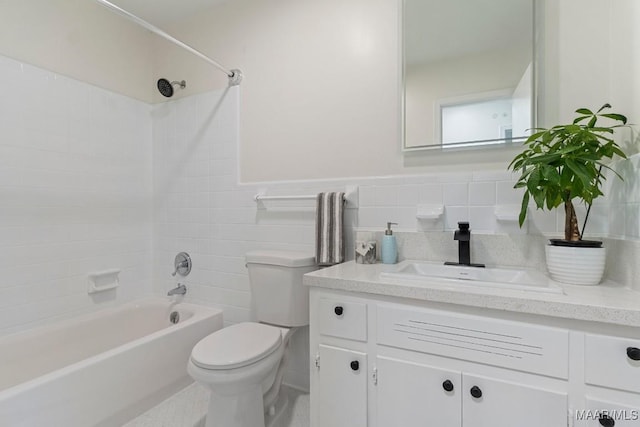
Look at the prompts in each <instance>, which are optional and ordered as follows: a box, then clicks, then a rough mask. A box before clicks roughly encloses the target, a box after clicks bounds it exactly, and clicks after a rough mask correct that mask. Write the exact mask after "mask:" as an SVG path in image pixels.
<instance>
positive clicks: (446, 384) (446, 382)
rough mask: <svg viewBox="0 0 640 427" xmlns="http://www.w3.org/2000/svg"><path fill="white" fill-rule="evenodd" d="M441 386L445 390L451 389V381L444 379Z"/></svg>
mask: <svg viewBox="0 0 640 427" xmlns="http://www.w3.org/2000/svg"><path fill="white" fill-rule="evenodd" d="M442 388H443V389H444V390H445V391H453V383H452V382H451V381H450V380H446V381H445V382H443V383H442Z"/></svg>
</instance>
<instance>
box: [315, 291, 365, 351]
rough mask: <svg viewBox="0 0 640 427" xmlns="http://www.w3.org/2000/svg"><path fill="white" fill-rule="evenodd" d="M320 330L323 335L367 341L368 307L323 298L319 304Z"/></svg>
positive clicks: (358, 303)
mask: <svg viewBox="0 0 640 427" xmlns="http://www.w3.org/2000/svg"><path fill="white" fill-rule="evenodd" d="M318 330H319V332H320V333H321V334H322V335H329V336H333V337H338V338H346V339H349V340H356V341H367V305H366V304H364V303H360V302H353V301H343V300H339V299H329V298H321V299H320V301H319V304H318Z"/></svg>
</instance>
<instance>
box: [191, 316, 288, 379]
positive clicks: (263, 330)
mask: <svg viewBox="0 0 640 427" xmlns="http://www.w3.org/2000/svg"><path fill="white" fill-rule="evenodd" d="M281 345H282V333H281V330H280V328H276V327H273V326H269V325H265V324H262V323H253V322H244V323H237V324H235V325H231V326H228V327H226V328H222V329H220V330H219V331H216V332H214V333H213V334H211V335H209V336H207V337H205V338H203V339H202V340H200V342H198V343H197V344H196V345H195V347H194V348H193V351H192V352H191V361H192V362H193V364H194V365H196V366H198V367H200V368H202V369H211V370H226V369H234V368H241V367H243V366H247V365H250V364H252V363H255V362H257V361H258V360H260V359H263V358H265V357H267V356H268V355H270V354H271V353H273V352H274V351H275V350H276V349H277V348H278V347H280V346H281Z"/></svg>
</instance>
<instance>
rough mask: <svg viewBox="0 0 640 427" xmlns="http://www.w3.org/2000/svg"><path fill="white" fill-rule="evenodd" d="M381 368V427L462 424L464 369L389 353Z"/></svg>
mask: <svg viewBox="0 0 640 427" xmlns="http://www.w3.org/2000/svg"><path fill="white" fill-rule="evenodd" d="M376 367H377V369H378V385H377V405H376V407H377V423H376V425H377V426H379V427H391V426H402V427H435V426H437V427H460V425H461V413H462V407H461V406H462V405H461V397H460V392H461V391H462V390H461V387H460V386H461V383H462V382H461V376H460V372H456V371H448V370H444V369H438V368H435V367H432V366H427V365H421V364H416V363H411V362H406V361H402V360H397V359H391V358H386V357H378V358H377V359H376Z"/></svg>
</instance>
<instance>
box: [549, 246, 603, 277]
mask: <svg viewBox="0 0 640 427" xmlns="http://www.w3.org/2000/svg"><path fill="white" fill-rule="evenodd" d="M545 252H546V256H547V269H548V270H549V275H550V276H551V278H552V279H553V280H555V281H557V282H562V283H569V284H571V285H597V284H599V283H600V281H601V280H602V275H603V274H604V264H605V259H606V255H607V251H606V249H605V248H576V247H570V246H553V245H547V247H546V251H545Z"/></svg>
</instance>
